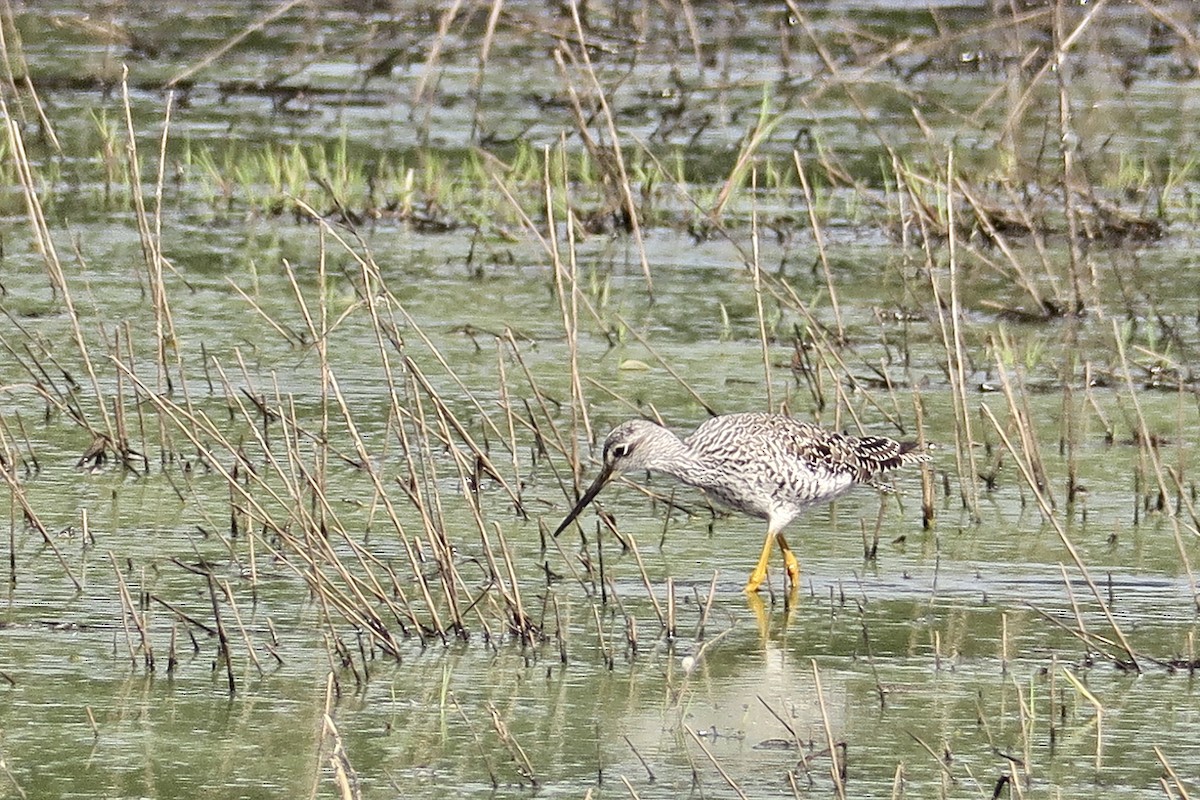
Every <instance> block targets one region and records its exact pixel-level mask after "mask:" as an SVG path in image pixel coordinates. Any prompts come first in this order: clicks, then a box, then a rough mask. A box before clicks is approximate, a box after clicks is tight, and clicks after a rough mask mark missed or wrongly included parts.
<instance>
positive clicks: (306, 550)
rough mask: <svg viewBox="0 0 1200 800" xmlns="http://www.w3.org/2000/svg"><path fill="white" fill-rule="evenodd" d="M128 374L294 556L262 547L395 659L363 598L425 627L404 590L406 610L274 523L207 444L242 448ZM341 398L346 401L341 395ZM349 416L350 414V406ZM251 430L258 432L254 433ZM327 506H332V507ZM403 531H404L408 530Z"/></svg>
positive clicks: (367, 560) (309, 540)
mask: <svg viewBox="0 0 1200 800" xmlns="http://www.w3.org/2000/svg"><path fill="white" fill-rule="evenodd" d="M116 363H117V366H118V369H124V365H123V364H121V363H120V362H116ZM126 374H127V375H128V377H129V378H130V380H131V381H133V383H134V384H135V386H136V387H137V388H138V390H139V391H140V392H141V393H142V394H143V395H144V396H145V397H146V399H147V400H148V401H149V402H150V403H151V404H152V405H154V407H155V408H156V409H157V410H158V412H159V413H160V414H162V415H164V416H165V417H166V418H167V419H169V420H170V421H171V423H172V424H173V425H174V426H175V427H176V428H177V429H178V430H179V431H180V432H181V433H182V434H183V435H184V436H185V438H187V439H188V440H189V442H191V444H192V445H193V446H194V447H195V448H196V450H197V452H199V453H201V454H203V455H204V457H205V459H206V461H207V462H208V463H209V464H210V466H211V467H212V468H213V469H214V470H215V471H216V472H217V473H218V474H219V475H221V477H222V478H224V480H225V481H226V483H227V484H228V485H229V486H230V489H231V491H232V492H234V493H235V495H236V497H237V498H238V500H239V501H240V502H241V503H243V504H245V507H246V510H247V512H248V513H250V514H251V515H252V516H253V518H254V519H256V520H257V521H258V522H259V523H261V524H262V525H263V526H264V527H265V528H266V529H267V530H269V531H270V532H271V533H272V534H274V535H275V536H278V537H279V538H280V540H281V541H283V542H284V543H285V544H287V545H288V554H290V555H285V554H284V553H283V552H281V551H280V550H279V549H278V548H276V547H275V546H274V545H273V544H272V543H271V542H270V541H269V540H267V539H261V542H262V544H263V545H264V546H265V547H267V548H268V549H269V550H270V552H271V553H272V554H274V555H276V556H278V557H280V558H281V559H282V560H283V561H284V563H286V564H287V565H288V566H289V567H290V568H291V569H292V570H293V571H295V572H296V574H297V575H298V576H299V577H301V578H303V579H304V580H305V581H306V582H307V583H308V584H309V585H310V586H311V588H312V589H313V591H314V592H316V593H317V594H318V596H319V597H321V598H322V600H330V601H332V602H333V604H334V606H335V607H336V608H337V609H338V611H339V613H340V614H342V615H343V616H344V617H345V618H346V620H347V621H349V622H352V623H354V624H357V625H360V626H362V627H363V628H364V629H366V630H369V631H370V632H371V635H372V637H373V638H374V639H375V640H376V641H377V642H378V643H379V644H380V645H381V646H383V647H384V649H385V650H386V651H387V652H389V653H393V654H395V653H397V652H398V650H397V648H398V645H397V643H396V642H395V640H394V638H393V637H392V636H391V634H390V633H389V632H388V630H387V627H386V625H384V624H383V622H382V620H381V619H380V618H379V617H377V616H375V615H374V614H373V613H371V612H370V609H371V607H372V606H371V604H370V603H368V602H367V600H366V597H365V595H364V594H363V592H364V590H365V591H368V592H369V593H370V595H371V596H372V597H373V598H374V599H375V600H376V601H378V602H380V603H382V604H383V605H384V607H386V608H388V609H389V611H390V612H391V613H392V614H393V616H394V618H395V619H397V621H401V624H403V622H402V620H403V619H404V618H405V617H407V618H408V620H409V622H410V623H411V624H413V625H418V627H419V623H418V621H417V618H416V616H415V615H414V614H413V612H412V610H411V609H410V608H409V607H408V602H407V599H406V598H405V597H404V596H403V594H402V590H400V587H399V586H398V585H394V589H396V590H397V591H398V592H400V597H401V601H402V607H398V606H396V605H395V604H393V603H392V602H391V600H390V598H389V596H388V593H387V592H385V591H384V590H383V588H382V586H380V585H379V584H378V582H377V581H376V579H375V575H374V572H373V571H372V570H371V569H370V568H369V567H368V568H367V569H366V571H365V573H364V575H363V577H359V576H355V575H352V574H351V573H349V572H348V571H347V570H346V568H345V567H344V566H343V565H342V564H341V561H340V559H339V558H338V556H337V555H336V553H334V552H333V551H332V549H330V548H329V544H328V543H327V542H326V540H325V538H324V537H322V536H316V537H313V536H306V538H305V539H304V540H300V539H296V538H295V537H294V536H293V535H292V534H291V533H290V532H289V531H288V529H287V526H286V524H280V523H279V522H278V521H276V520H275V519H274V517H273V516H272V515H271V514H270V513H269V512H268V510H267V509H266V508H265V507H264V506H263V505H262V503H261V502H260V501H259V499H258V497H257V496H256V495H255V494H254V493H253V492H251V491H250V487H249V486H248V485H245V486H244V485H242V484H241V483H240V482H239V481H238V479H237V477H236V476H235V475H234V474H233V473H232V472H231V471H230V470H229V469H228V468H226V467H225V466H223V465H222V464H221V463H220V460H219V459H217V458H216V457H215V454H214V453H213V452H212V451H211V450H210V449H209V447H208V445H207V444H206V441H205V440H208V441H212V442H215V443H217V444H218V445H219V446H220V447H221V448H222V449H224V450H225V451H226V452H228V453H229V454H230V455H232V456H234V457H235V458H238V457H239V455H238V454H239V450H240V448H239V447H238V446H237V445H234V444H232V443H231V442H229V441H228V440H227V439H226V438H225V437H224V435H223V434H222V433H221V431H220V430H219V429H218V428H217V427H216V426H214V425H213V424H211V422H210V421H209V420H208V419H207V417H205V416H203V415H189V414H188V413H187V412H186V410H184V409H183V408H182V407H180V406H178V405H177V404H174V403H172V402H170V401H169V400H167V399H166V398H164V397H161V396H159V395H158V394H157V393H156V392H153V391H152V390H150V389H149V388H148V387H147V386H145V385H144V384H143V383H142V382H141V380H140V379H139V378H138V377H137V376H136V375H132V374H130V373H128V372H127V373H126ZM222 374H223V373H222ZM338 397H339V400H340V394H339V395H338ZM235 402H236V401H235ZM237 405H238V407H239V408H240V409H241V413H242V415H243V417H244V418H245V419H246V420H247V421H250V420H252V417H251V416H250V415H249V414H248V411H247V409H246V408H245V407H244V406H242V405H241V404H240V403H238V404H237ZM343 413H346V411H345V408H344V406H343ZM251 430H255V429H254V428H253V427H251ZM256 435H257V436H261V433H259V432H256ZM202 437H203V438H202ZM259 444H260V445H262V444H263V443H262V441H261V440H259ZM265 452H266V454H267V455H268V457H269V458H273V457H271V456H270V451H269V448H265ZM274 469H275V470H276V471H277V472H278V474H280V475H284V474H286V472H285V471H284V470H283V469H282V468H281V467H280V466H279V465H278V463H277V462H276V466H275V468H274ZM248 476H249V479H250V481H252V482H253V485H254V486H255V487H256V488H257V489H259V490H261V491H262V492H263V493H264V494H265V495H266V496H267V497H268V498H269V500H270V501H271V502H273V503H275V504H276V505H278V506H279V507H280V508H287V509H290V511H289V513H290V514H296V515H301V516H300V517H299V519H298V520H297V521H298V522H299V523H300V526H301V528H302V530H304V531H306V532H307V531H311V530H313V527H312V523H311V520H307V519H306V517H305V516H303V511H302V510H303V508H304V506H303V504H301V503H292V502H289V501H287V500H286V499H285V498H284V497H282V496H280V495H279V494H278V493H277V491H276V490H275V489H274V488H273V487H272V486H271V485H270V484H269V483H267V482H266V480H265V477H264V476H261V475H259V474H258V472H257V471H253V470H251V471H248ZM375 477H376V489H377V491H379V492H380V494H381V495H382V496H384V497H386V494H384V493H383V492H382V487H381V486H380V485H379V484H378V479H377V476H375ZM297 499H299V498H297ZM323 502H325V503H326V504H327V501H323ZM330 511H331V509H330ZM390 513H391V514H392V518H393V522H394V524H397V525H398V524H399V523H398V520H396V519H395V517H394V511H393V512H390ZM399 530H401V531H402V529H399ZM335 531H336V532H337V533H338V534H339V535H340V536H341V538H342V541H343V542H344V543H346V544H347V545H348V546H349V547H350V548H351V551H352V552H353V553H354V554H355V556H356V558H358V559H359V560H360V562H361V563H363V564H364V565H369V564H376V565H377V566H380V567H381V568H383V567H382V565H379V564H378V560H377V559H375V557H374V556H372V555H371V554H369V553H367V552H366V551H365V550H364V549H363V548H362V547H361V546H359V545H358V543H356V542H355V541H354V540H353V539H352V538H351V537H349V536H348V535H347V534H346V532H345V531H344V530H342V529H340V528H335ZM314 545H315V546H316V547H317V548H318V549H317V552H316V553H314V552H313V546H314ZM297 560H299V562H300V563H299V564H297V563H296V561H297ZM323 563H327V564H328V565H329V566H331V567H332V568H333V569H334V571H335V573H336V574H337V575H338V577H339V578H340V579H341V580H342V581H343V582H344V584H345V588H346V590H347V591H349V592H350V594H349V595H347V594H344V593H342V591H340V590H338V589H337V588H336V587H335V586H334V585H333V584H332V583H331V581H330V580H329V578H328V576H326V575H325V574H324V572H323V570H322V569H321V564H323ZM393 583H394V582H393ZM430 607H431V608H432V607H433V604H432V601H430Z"/></svg>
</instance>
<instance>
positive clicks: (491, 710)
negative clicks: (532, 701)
mask: <svg viewBox="0 0 1200 800" xmlns="http://www.w3.org/2000/svg"><path fill="white" fill-rule="evenodd" d="M485 707H486V708H487V711H488V714H490V715H491V717H492V729H493V730H495V731H496V736H497V737H499V739H500V743H501V744H503V745H504V747H505V749H506V750H508V753H509V755H510V756H511V757H512V760H513V764H514V765H515V766H516V768H517V772H518V773H520V775H521V777H523V778H525V780H527V781H529V785H530V786H531V787H532V788H534V789H537V788H538V787H539V786H540V785H541V781H540V780H538V777H537V774H536V773H535V772H534V770H533V763H532V762H531V761H530V760H529V756H527V755H526V754H525V748H523V747H521V743H520V742H518V741H517V740H516V737H514V736H513V735H512V732H511V731H509V729H508V725H507V724H506V723H505V722H504V720H503V719H501V717H500V711H499V710H498V709H497V708H496V704H495V703H493V702H492V701H490V700H489V701H488V702H487V703H486V705H485Z"/></svg>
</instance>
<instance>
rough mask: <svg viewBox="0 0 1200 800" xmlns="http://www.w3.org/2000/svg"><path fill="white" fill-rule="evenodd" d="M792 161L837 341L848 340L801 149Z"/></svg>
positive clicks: (793, 155)
mask: <svg viewBox="0 0 1200 800" xmlns="http://www.w3.org/2000/svg"><path fill="white" fill-rule="evenodd" d="M792 162H793V163H794V164H795V165H796V175H797V176H798V177H799V178H800V186H801V188H802V189H803V190H804V205H805V207H806V210H807V211H808V223H809V225H811V226H812V233H813V242H814V243H815V244H816V246H817V258H818V260H819V261H820V262H821V271H822V272H823V273H824V275H825V289H826V290H827V291H828V292H829V307H830V309H831V310H832V311H833V319H834V322H835V323H836V324H837V341H838V342H845V341H846V326H845V325H844V324H843V322H842V309H841V306H840V305H839V303H838V296H837V288H836V287H835V286H834V283H833V271H832V270H831V269H830V268H829V255H828V254H827V253H826V251H825V234H824V233H822V231H821V222H820V220H818V219H817V209H816V200H815V198H814V197H813V191H812V187H811V186H810V185H809V183H808V174H807V171H806V170H805V169H804V161H803V160H802V159H801V158H800V151H799V150H792Z"/></svg>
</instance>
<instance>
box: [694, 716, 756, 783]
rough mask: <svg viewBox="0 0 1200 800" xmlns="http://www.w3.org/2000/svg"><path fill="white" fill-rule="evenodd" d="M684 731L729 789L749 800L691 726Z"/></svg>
mask: <svg viewBox="0 0 1200 800" xmlns="http://www.w3.org/2000/svg"><path fill="white" fill-rule="evenodd" d="M683 729H684V730H685V731H687V734H688V736H691V737H692V741H694V742H695V743H696V744H697V745H698V746H699V747H700V750H701V752H703V753H704V756H705V758H707V759H708V761H709V763H710V764H712V765H713V767H714V768H715V769H716V770H717V774H719V775H720V776H721V779H722V780H724V781H725V783H726V784H727V785H728V786H729V788H730V789H732V790H733V791H734V793H735V794H736V795H737V796H738V797H740V798H741V799H742V800H749V799H748V798H747V796H746V793H745V792H743V791H742V787H740V786H738V784H737V781H735V780H734V779H733V777H732V776H731V775H730V774H729V773H728V772H726V771H725V768H724V767H723V766H721V762H720V761H717V757H716V756H714V755H713V752H712V750H709V749H708V745H706V744H705V743H704V740H703V739H701V738H700V736H699V735H697V733H696V732H695V731H694V730H692V728H691V726H690V725H684V726H683Z"/></svg>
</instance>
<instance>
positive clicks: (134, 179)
mask: <svg viewBox="0 0 1200 800" xmlns="http://www.w3.org/2000/svg"><path fill="white" fill-rule="evenodd" d="M121 101H122V106H123V108H124V111H125V135H126V136H127V137H128V138H127V140H126V142H125V155H126V169H127V170H128V172H129V192H130V197H131V199H132V201H133V212H134V219H135V220H136V222H137V229H138V236H139V238H140V240H141V245H142V258H143V260H144V262H145V265H146V280H147V285H148V287H149V290H150V292H149V293H150V307H151V308H152V309H153V311H154V341H155V345H156V353H155V356H156V358H155V366H156V367H157V369H158V390H159V391H160V392H170V391H171V389H172V381H171V376H170V369H169V367H168V363H167V362H168V358H167V349H168V347H170V348H173V349H174V350H175V352H176V354H177V355H178V352H179V351H178V347H176V344H175V343H176V342H177V341H178V339H177V338H176V336H175V326H174V322H173V321H172V318H171V306H170V302H169V301H168V299H167V288H166V282H165V279H164V275H163V273H164V270H165V266H166V258H165V257H164V256H163V252H162V187H163V180H164V175H165V172H166V164H167V160H166V152H167V134H168V131H169V130H170V127H171V106H172V103H173V101H174V93H173V92H168V93H167V104H166V109H165V110H164V115H163V130H162V138H161V141H160V145H159V163H158V179H157V181H156V183H155V199H156V201H157V202H156V204H155V209H154V219H153V220H151V218H150V215H149V213H148V212H147V210H146V199H145V194H144V192H143V190H142V167H141V159H140V158H139V157H138V148H137V133H136V130H135V128H134V125H133V110H132V108H131V106H130V101H129V67H128V66H124V67H122V70H121ZM180 374H182V370H180Z"/></svg>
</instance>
